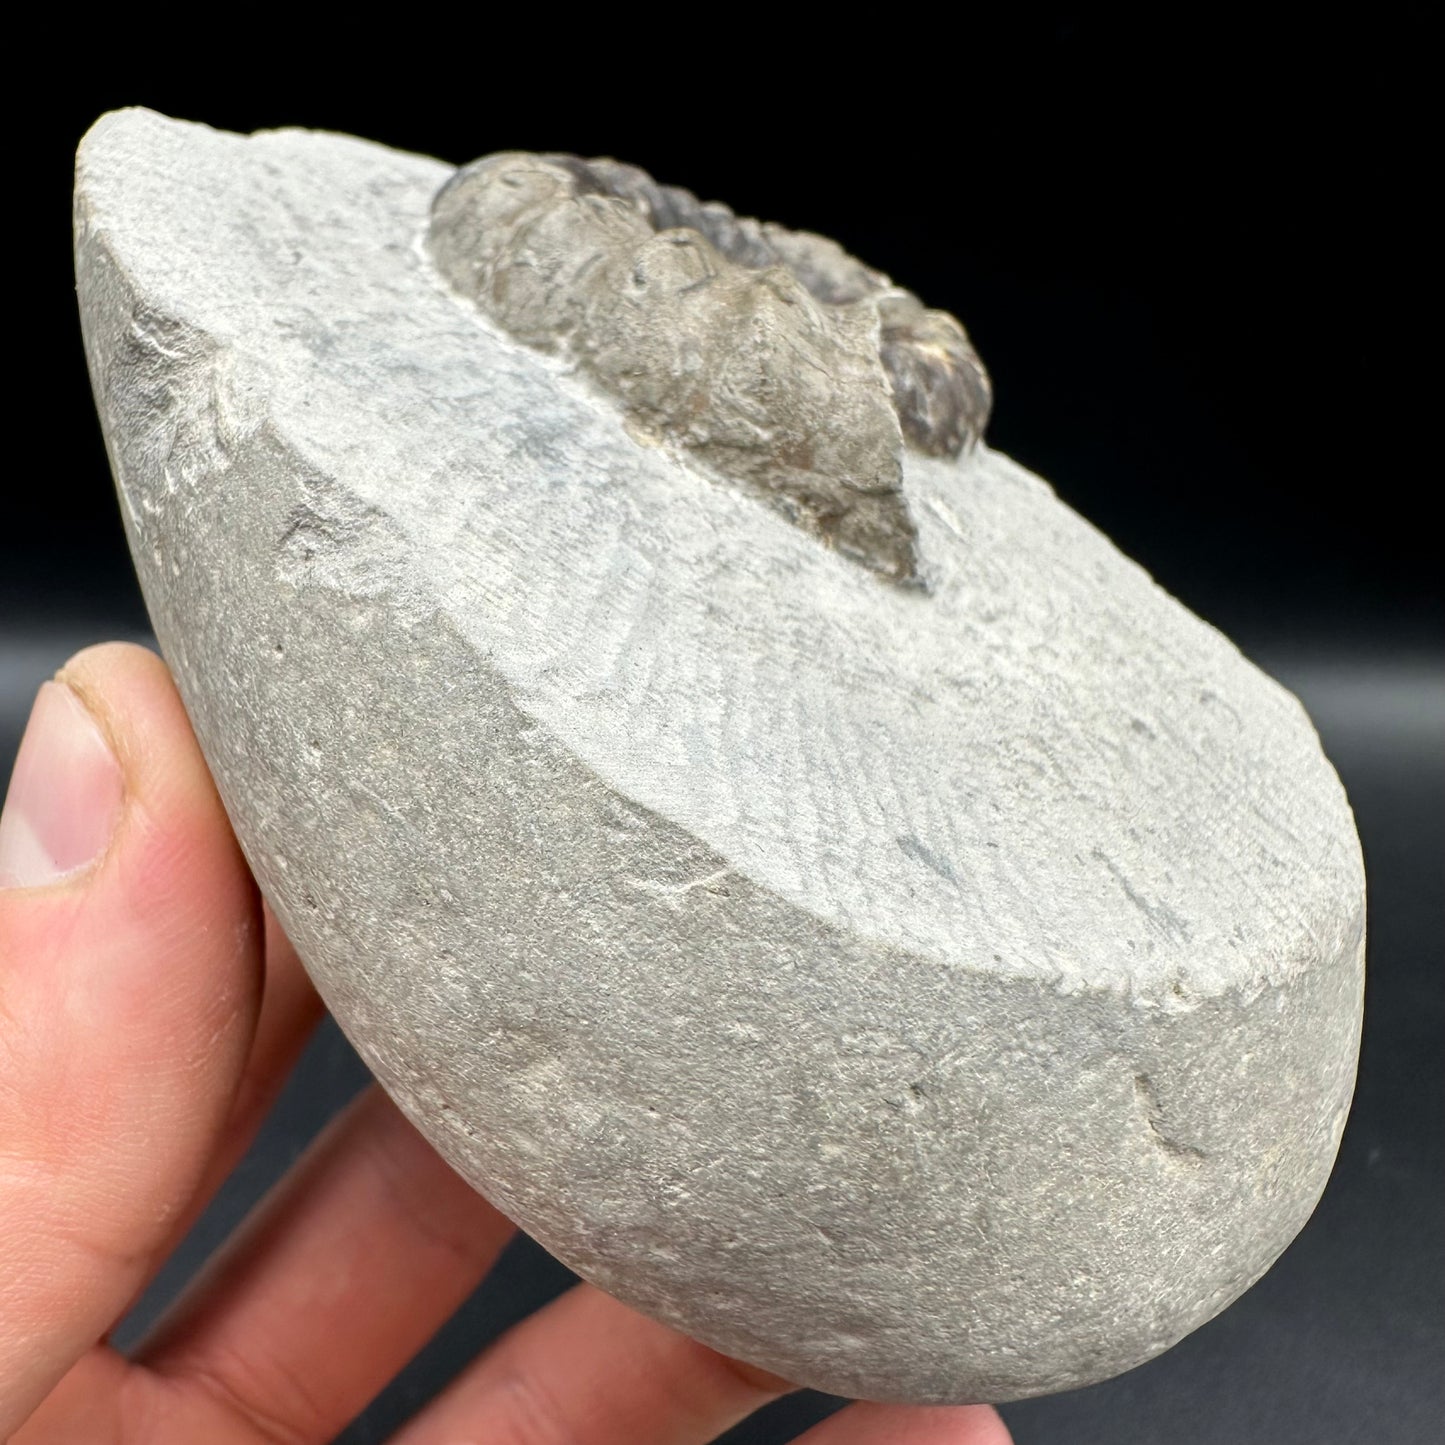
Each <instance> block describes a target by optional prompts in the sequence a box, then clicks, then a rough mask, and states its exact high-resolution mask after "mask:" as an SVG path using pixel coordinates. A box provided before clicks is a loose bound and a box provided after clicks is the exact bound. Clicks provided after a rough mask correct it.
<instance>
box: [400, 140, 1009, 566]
mask: <svg viewBox="0 0 1445 1445" xmlns="http://www.w3.org/2000/svg"><path fill="white" fill-rule="evenodd" d="M428 241H429V245H430V249H431V253H432V256H433V259H434V260H435V261H436V263H437V265H438V267H439V268H440V270H441V272H442V274H443V275H444V276H445V278H446V280H447V281H448V283H449V284H450V285H451V286H453V287H454V288H455V289H456V290H458V291H459V292H460V293H462V294H463V295H465V296H466V297H468V298H469V299H471V300H472V301H474V302H475V303H476V304H477V305H478V306H479V307H480V308H481V309H482V310H483V311H484V312H485V313H486V314H487V315H488V316H490V317H491V318H492V319H493V320H494V321H496V322H497V323H498V324H499V325H501V326H502V327H503V328H504V329H505V330H506V331H508V332H509V333H510V334H511V335H512V336H514V337H516V338H517V339H518V340H519V341H522V342H525V343H526V344H527V345H529V346H533V347H536V348H538V349H540V350H543V351H548V352H553V353H556V354H560V355H564V356H566V357H568V358H570V359H571V360H573V361H575V362H576V363H577V364H578V365H579V366H580V367H581V368H582V369H583V370H584V371H585V372H586V373H587V374H588V375H590V376H591V377H592V378H593V379H594V380H595V381H597V382H598V383H599V384H600V385H601V386H602V387H603V388H604V389H605V390H606V391H607V392H609V393H610V394H611V395H612V396H614V397H615V398H616V399H617V400H618V401H619V402H620V403H621V404H622V406H623V409H624V411H625V414H626V417H627V420H628V424H629V426H630V427H631V429H632V430H633V432H634V434H635V435H637V436H639V437H640V438H642V439H645V440H648V441H651V442H653V443H655V444H661V443H672V444H675V445H679V446H681V447H684V448H685V449H686V450H687V451H688V452H689V453H690V454H692V455H693V456H694V457H695V458H696V460H698V461H699V462H701V463H702V464H703V465H704V466H705V467H707V468H708V469H709V470H710V471H712V472H713V473H715V474H717V475H720V476H723V477H726V478H728V479H730V480H732V481H735V482H737V483H740V484H741V485H743V486H745V487H746V488H748V490H750V491H752V492H754V493H756V494H758V495H760V496H761V497H763V498H764V499H766V500H767V501H768V502H770V503H771V504H772V505H773V506H774V507H776V508H778V509H779V510H780V511H781V512H783V513H784V514H785V515H786V516H788V517H789V518H790V519H791V520H792V521H794V522H795V523H797V524H798V525H800V526H802V527H804V528H806V529H807V530H809V531H811V532H813V533H814V534H816V535H817V536H819V537H821V538H823V539H824V540H825V541H826V542H828V543H829V544H830V545H832V546H834V547H836V548H837V549H838V550H839V551H840V552H843V553H844V554H845V555H847V556H850V557H852V558H854V559H855V560H857V561H859V562H861V563H863V564H864V565H865V566H867V567H870V568H872V569H873V570H874V571H875V572H878V573H879V574H881V575H882V576H884V577H886V578H888V579H890V580H892V581H896V582H902V583H912V582H917V581H918V580H919V565H918V555H917V535H916V531H915V528H914V525H913V521H912V518H911V517H910V516H909V512H908V506H907V502H906V499H905V497H904V494H903V469H902V461H901V453H902V448H903V447H904V445H908V446H911V447H914V448H915V449H916V450H918V451H922V452H925V453H927V454H929V455H932V456H958V455H960V454H961V453H962V452H963V451H965V450H966V449H967V448H968V447H970V446H971V445H972V444H973V443H974V442H975V441H977V439H978V437H979V436H980V434H981V433H982V431H983V427H984V424H985V422H986V420H987V414H988V405H989V387H988V379H987V376H986V374H985V373H984V370H983V367H982V365H981V364H980V362H979V360H978V357H977V356H976V355H975V354H974V351H973V348H972V347H971V346H970V345H969V342H968V337H967V335H966V334H965V332H964V330H963V328H962V327H961V326H960V325H959V324H958V322H957V321H955V320H954V319H953V317H951V316H949V315H947V314H946V313H944V312H941V311H930V310H927V309H926V308H925V307H924V306H923V305H922V303H921V302H919V301H918V299H917V298H916V297H915V296H913V295H912V294H911V293H909V292H907V291H904V290H901V289H900V288H898V287H895V286H894V285H893V284H892V283H891V282H890V281H889V279H888V278H887V277H886V276H884V275H882V274H881V273H880V272H877V271H874V270H872V269H871V268H869V267H867V266H865V265H863V263H862V262H860V261H858V260H856V259H854V258H853V257H852V256H849V255H848V254H847V253H846V252H845V251H844V250H843V249H842V247H840V246H838V245H837V244H836V243H835V242H833V241H829V240H827V239H826V238H825V237H822V236H815V235H811V234H809V233H807V232H801V231H788V230H785V229H784V228H782V227H781V226H775V225H772V224H771V223H767V222H760V221H755V220H752V219H750V218H747V217H739V216H735V215H734V214H733V213H732V212H731V211H730V210H729V209H728V208H727V207H726V206H723V205H720V204H718V203H717V202H711V201H709V202H703V201H699V200H697V198H696V197H694V196H693V195H692V194H691V193H690V192H688V191H684V190H681V189H678V188H676V187H672V186H660V185H658V184H657V183H656V182H655V181H653V180H652V178H651V177H650V176H648V175H647V174H646V172H644V171H642V170H639V169H638V168H637V167H636V166H629V165H623V164H621V163H620V162H617V161H611V160H597V161H583V160H579V159H578V158H576V157H574V156H560V155H547V156H536V155H528V154H524V153H510V152H508V153H502V154H498V155H494V156H487V157H485V158H483V159H482V160H479V161H476V162H474V163H473V164H472V165H469V166H465V167H463V168H462V169H461V170H460V171H458V172H457V174H456V176H455V177H453V179H452V180H450V181H449V182H448V183H447V184H446V185H445V186H444V187H443V188H442V189H441V191H440V192H439V193H438V195H437V197H436V200H435V202H434V204H433V206H432V215H431V225H430V230H429V236H428Z"/></svg>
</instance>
